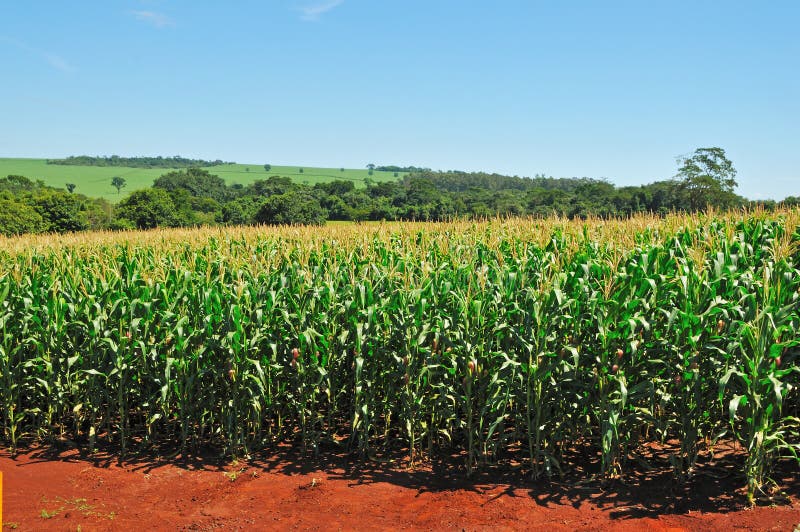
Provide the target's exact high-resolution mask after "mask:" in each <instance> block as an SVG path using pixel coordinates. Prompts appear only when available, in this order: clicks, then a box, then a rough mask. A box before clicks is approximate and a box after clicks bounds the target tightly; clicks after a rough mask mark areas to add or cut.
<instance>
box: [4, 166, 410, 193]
mask: <svg viewBox="0 0 800 532" xmlns="http://www.w3.org/2000/svg"><path fill="white" fill-rule="evenodd" d="M301 168H302V169H303V172H302V173H301V172H300V169H301ZM206 169H207V170H208V171H209V172H211V173H212V174H216V175H218V176H220V177H221V178H223V179H224V180H225V181H226V182H227V183H229V184H234V183H240V184H242V185H247V184H249V183H252V182H253V181H256V180H258V179H267V178H268V177H270V176H275V175H277V176H286V177H291V178H292V179H293V180H295V181H297V182H298V183H307V184H309V185H313V184H315V183H321V182H326V181H333V180H336V179H345V180H349V181H354V182H355V184H356V187H359V188H360V187H363V186H364V180H365V179H367V178H370V179H372V180H373V181H375V182H382V181H393V180H396V179H398V178H399V177H402V176H403V175H404V174H403V173H399V174H398V177H395V176H394V173H392V172H379V171H377V170H376V171H375V172H374V173H373V175H371V176H370V175H369V171H368V170H366V169H364V170H359V169H352V168H345V169H344V171H341V169H340V168H317V167H310V166H304V167H301V166H273V167H272V168H271V169H270V171H269V172H267V171H265V170H264V166H263V165H259V164H224V165H217V166H209V167H207V168H206ZM169 171H170V170H169V169H168V168H126V167H108V166H62V165H57V164H47V159H3V158H0V177H5V176H7V175H23V176H25V177H28V178H30V179H41V180H42V181H44V183H45V184H46V185H49V186H52V187H59V188H64V187H65V186H66V184H67V183H74V184H75V185H76V187H75V192H80V193H81V194H85V195H87V196H90V197H102V198H106V199H108V200H110V201H118V200H119V199H121V198H123V197H125V195H127V194H128V193H130V192H132V191H134V190H137V189H140V188H145V187H149V186H152V184H153V181H154V180H155V179H156V178H157V177H158V176H160V175H162V174H165V173H167V172H169ZM114 176H119V177H122V178H124V179H125V181H126V186H125V188H123V189H122V191H121V193H120V194H117V189H115V188H114V187H112V186H111V179H112V178H113V177H114Z"/></svg>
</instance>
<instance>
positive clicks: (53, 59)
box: [42, 53, 75, 72]
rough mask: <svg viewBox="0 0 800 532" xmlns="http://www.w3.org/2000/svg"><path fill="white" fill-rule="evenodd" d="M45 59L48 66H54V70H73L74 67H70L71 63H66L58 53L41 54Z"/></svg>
mask: <svg viewBox="0 0 800 532" xmlns="http://www.w3.org/2000/svg"><path fill="white" fill-rule="evenodd" d="M42 55H43V56H44V58H45V60H46V61H47V62H48V63H50V66H51V67H53V68H55V69H56V70H60V71H61V72H74V71H75V69H74V68H72V65H70V64H69V63H67V61H66V60H65V59H64V58H63V57H61V56H60V55H56V54H48V53H45V54H42Z"/></svg>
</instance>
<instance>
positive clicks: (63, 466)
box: [0, 448, 800, 532]
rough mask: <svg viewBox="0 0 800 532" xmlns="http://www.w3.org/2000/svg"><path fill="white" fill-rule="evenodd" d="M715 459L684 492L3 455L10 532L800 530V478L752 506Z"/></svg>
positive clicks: (291, 459)
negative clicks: (771, 501) (767, 501)
mask: <svg viewBox="0 0 800 532" xmlns="http://www.w3.org/2000/svg"><path fill="white" fill-rule="evenodd" d="M713 465H714V464H706V469H705V472H704V470H703V468H702V467H701V468H700V469H699V473H698V474H697V475H696V476H695V477H694V478H693V479H692V480H691V481H689V482H688V483H687V484H686V485H684V486H681V487H678V486H677V485H676V484H675V483H674V482H673V481H672V479H671V477H670V473H669V472H668V471H667V470H665V469H664V468H661V469H653V470H647V471H646V473H644V474H636V475H633V476H631V477H627V476H626V479H627V480H626V481H625V482H624V483H623V482H622V481H614V482H611V483H610V484H609V485H606V486H602V485H601V484H600V483H599V482H577V481H575V480H573V481H571V482H570V481H569V479H566V480H564V481H561V482H550V481H538V482H533V481H530V480H528V479H527V478H526V476H525V475H524V474H523V473H522V472H521V471H519V470H516V469H515V468H513V467H512V468H507V470H504V471H501V472H500V473H498V471H497V470H494V469H493V470H492V471H487V472H486V473H481V472H478V474H476V475H475V476H474V477H473V478H471V479H469V480H467V479H466V478H465V475H464V471H463V469H461V468H459V467H458V466H457V465H456V464H455V463H453V462H452V461H449V462H438V463H432V464H428V465H425V466H420V467H415V468H413V469H411V468H408V467H405V466H401V465H397V466H389V465H387V464H382V463H375V462H368V463H367V464H366V465H365V464H364V463H363V462H357V461H354V460H352V459H350V458H349V457H347V456H344V455H333V456H330V457H328V458H322V459H303V458H302V457H301V456H299V455H298V454H297V453H295V452H294V451H291V450H287V451H285V452H284V451H281V452H280V453H277V454H275V455H274V456H270V457H261V458H257V459H253V460H251V461H246V462H245V461H242V462H234V463H230V462H226V463H221V462H219V461H215V460H212V459H203V458H200V457H195V458H192V459H188V460H180V459H174V460H163V461H162V460H157V459H154V458H152V457H150V458H146V459H145V458H142V459H137V458H133V459H128V460H125V461H118V460H117V458H115V457H114V456H113V455H112V454H108V455H103V454H102V453H95V454H93V455H91V456H89V457H87V456H81V454H80V453H79V452H78V451H77V450H74V449H71V450H65V451H62V452H57V451H53V450H51V449H42V448H33V449H28V450H26V451H25V452H23V453H21V454H20V455H18V456H17V457H16V458H13V459H12V458H11V457H10V455H9V454H8V453H7V452H3V451H0V471H2V472H3V473H4V475H5V482H4V488H5V489H4V503H5V504H4V515H3V521H4V527H3V532H5V531H6V530H11V529H17V530H71V531H75V530H81V531H88V530H215V529H220V530H386V529H412V530H547V531H548V532H555V531H561V530H563V531H570V532H572V531H575V530H630V531H634V530H635V531H640V530H662V531H667V530H670V531H677V530H720V531H722V530H724V531H731V530H781V531H792V530H794V529H795V527H797V526H798V525H800V497H799V496H798V494H800V489H798V488H799V487H800V479H798V477H800V474H798V471H797V466H796V464H788V465H786V466H785V467H782V469H781V474H780V475H779V478H777V480H778V481H779V482H780V484H781V487H782V488H783V492H784V494H785V495H784V496H781V497H779V498H778V499H776V504H773V505H766V506H759V507H756V508H753V509H747V508H746V506H745V504H744V495H743V490H742V488H743V485H744V479H743V478H741V477H737V476H726V475H724V474H720V473H719V471H720V470H721V468H716V469H714V468H713Z"/></svg>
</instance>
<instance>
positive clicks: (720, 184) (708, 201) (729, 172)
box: [676, 147, 736, 211]
mask: <svg viewBox="0 0 800 532" xmlns="http://www.w3.org/2000/svg"><path fill="white" fill-rule="evenodd" d="M679 163H680V165H681V166H680V168H679V169H678V175H677V176H676V177H677V178H678V179H680V185H679V186H680V190H681V191H682V192H683V193H684V194H685V196H686V198H687V201H688V207H689V209H690V210H691V211H697V210H700V209H704V208H706V207H707V206H708V205H717V206H720V207H723V208H727V207H730V206H731V205H732V204H733V203H735V195H734V194H733V190H734V188H736V169H735V168H734V167H733V163H732V162H731V161H730V160H729V159H728V158H727V157H726V156H725V150H723V149H722V148H716V147H714V148H698V149H696V150H695V151H694V154H693V155H691V156H690V157H683V158H681V159H680V160H679Z"/></svg>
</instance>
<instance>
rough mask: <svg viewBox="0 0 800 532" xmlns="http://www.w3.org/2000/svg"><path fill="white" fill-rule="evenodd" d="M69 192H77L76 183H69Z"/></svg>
mask: <svg viewBox="0 0 800 532" xmlns="http://www.w3.org/2000/svg"><path fill="white" fill-rule="evenodd" d="M67 190H68V191H69V193H70V194H72V193H73V192H75V183H67Z"/></svg>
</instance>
